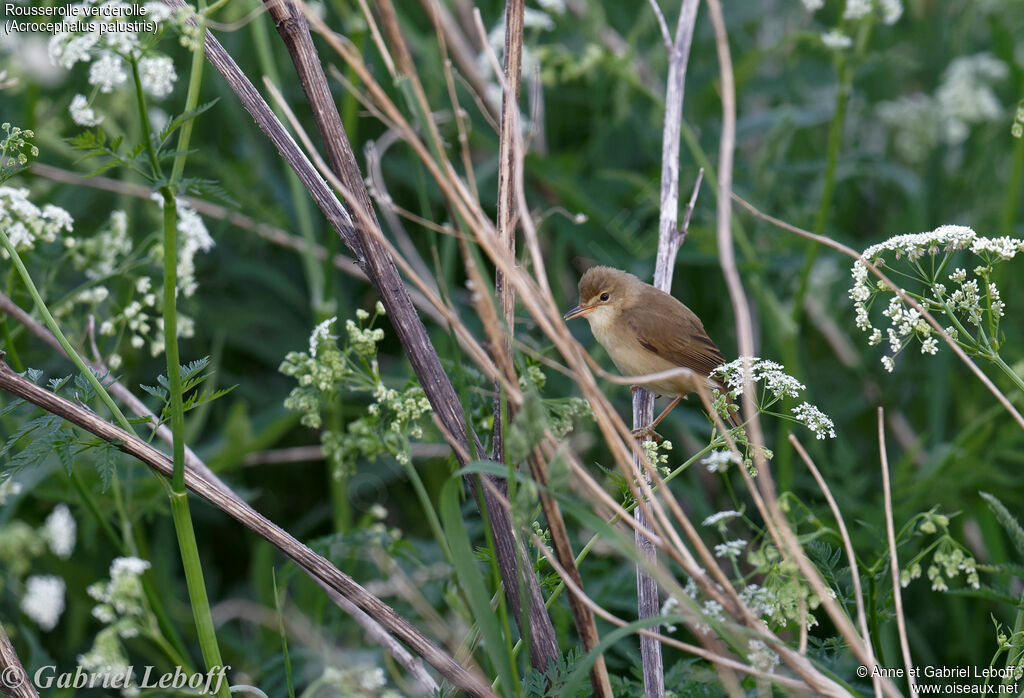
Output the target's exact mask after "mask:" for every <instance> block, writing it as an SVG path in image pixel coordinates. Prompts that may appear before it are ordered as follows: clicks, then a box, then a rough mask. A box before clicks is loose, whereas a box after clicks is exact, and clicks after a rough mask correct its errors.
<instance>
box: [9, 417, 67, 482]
mask: <svg viewBox="0 0 1024 698" xmlns="http://www.w3.org/2000/svg"><path fill="white" fill-rule="evenodd" d="M63 423H64V420H62V419H61V418H60V417H58V416H56V415H53V414H45V415H43V416H42V417H37V418H35V419H33V420H31V421H29V422H28V424H26V425H25V426H23V427H22V428H21V429H19V430H18V431H17V432H15V433H14V435H13V436H11V437H10V438H9V439H8V440H7V443H5V444H4V447H3V449H0V456H2V455H4V454H6V453H7V452H8V451H10V450H11V449H12V448H13V447H14V445H15V444H16V443H18V441H20V440H21V439H22V438H23V437H25V436H28V435H29V434H31V435H32V439H31V441H29V443H28V445H27V446H25V448H24V449H22V450H21V451H20V452H19V453H18V454H17V455H15V456H14V457H13V458H11V459H10V461H8V463H7V465H6V466H3V467H2V468H0V474H7V475H11V474H14V473H16V472H18V471H19V470H22V469H24V468H29V467H33V466H37V465H40V464H41V463H42V462H43V461H45V460H46V459H47V458H48V457H49V455H50V454H51V453H52V452H53V449H54V447H55V445H56V442H57V441H58V440H59V438H60V427H61V425H62V424H63Z"/></svg>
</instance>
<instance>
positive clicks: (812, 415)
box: [793, 402, 836, 439]
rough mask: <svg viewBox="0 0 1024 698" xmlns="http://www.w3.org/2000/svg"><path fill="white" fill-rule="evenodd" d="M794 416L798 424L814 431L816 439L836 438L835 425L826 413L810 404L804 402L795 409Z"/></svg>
mask: <svg viewBox="0 0 1024 698" xmlns="http://www.w3.org/2000/svg"><path fill="white" fill-rule="evenodd" d="M793 416H794V417H796V420H797V421H798V422H800V423H801V424H803V425H804V426H805V427H807V428H808V429H810V430H811V431H813V432H814V437H815V438H816V439H824V438H826V437H828V438H830V439H834V438H836V428H835V424H833V423H832V420H831V419H830V418H829V417H828V416H827V415H826V414H825V413H824V412H822V411H821V410H819V409H818V408H817V407H815V406H814V405H812V404H810V403H809V402H802V403H800V404H799V405H797V406H796V407H794V408H793Z"/></svg>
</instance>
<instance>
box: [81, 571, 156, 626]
mask: <svg viewBox="0 0 1024 698" xmlns="http://www.w3.org/2000/svg"><path fill="white" fill-rule="evenodd" d="M149 567H150V564H149V562H148V561H147V560H142V559H139V558H137V557H119V558H116V559H115V560H114V561H113V562H111V563H110V580H109V581H103V582H96V583H95V584H91V585H89V588H88V589H87V590H86V591H87V593H88V594H89V596H90V597H92V599H93V600H95V601H96V602H97V604H96V605H95V606H93V609H92V615H93V617H94V618H96V620H98V621H100V622H101V623H103V624H104V625H109V626H114V627H116V628H117V634H118V636H120V637H124V638H128V637H135V636H137V635H138V634H139V631H140V630H143V629H145V628H146V627H147V624H148V622H149V618H148V615H147V614H148V611H147V607H146V603H145V592H144V591H143V588H142V574H143V573H144V572H145V571H146V570H148V569H149Z"/></svg>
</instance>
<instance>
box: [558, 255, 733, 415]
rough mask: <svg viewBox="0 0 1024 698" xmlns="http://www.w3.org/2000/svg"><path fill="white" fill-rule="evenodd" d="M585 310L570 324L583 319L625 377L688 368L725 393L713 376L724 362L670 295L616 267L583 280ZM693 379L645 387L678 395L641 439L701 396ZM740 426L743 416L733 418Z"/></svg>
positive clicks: (588, 274) (698, 325)
mask: <svg viewBox="0 0 1024 698" xmlns="http://www.w3.org/2000/svg"><path fill="white" fill-rule="evenodd" d="M579 290H580V304H579V305H577V306H576V307H575V308H573V309H572V310H570V311H569V312H567V313H566V314H565V319H566V320H572V319H573V318H577V317H584V318H586V319H587V322H589V323H590V329H591V331H592V332H593V333H594V338H595V339H597V341H598V343H599V344H600V345H601V346H603V347H604V348H605V351H607V352H608V355H609V356H610V357H611V359H612V361H613V362H614V363H615V366H616V368H618V369H619V372H620V373H622V375H624V376H642V375H646V374H650V373H659V372H661V371H667V370H669V369H672V368H678V367H680V366H683V367H685V368H688V369H690V370H692V371H694V373H696V374H698V375H700V376H703V377H704V380H705V381H706V385H707V386H708V388H709V389H711V388H717V389H718V391H719V392H720V393H723V394H724V393H725V392H726V389H725V388H724V387H723V385H722V384H721V383H720V382H719V381H718V380H716V379H714V378H710V377H709V376H710V374H711V371H713V370H714V369H715V368H716V367H718V366H720V365H722V364H724V363H725V357H724V356H722V352H720V351H719V350H718V347H717V346H715V343H714V342H712V341H711V339H710V338H709V337H708V333H707V332H705V331H704V324H703V323H702V322H701V321H700V318H698V317H697V316H696V315H695V314H694V313H693V311H692V310H690V309H689V308H687V307H686V306H685V305H683V304H682V303H680V302H679V301H678V300H676V299H675V298H673V297H672V296H670V295H669V294H667V293H665V292H664V291H661V290H659V289H657V288H655V287H654V286H651V285H650V284H645V283H644V282H643V281H641V280H640V279H638V278H636V277H635V276H633V275H632V274H630V273H628V272H624V271H619V270H618V269H613V268H611V267H591V268H590V269H588V270H587V272H586V273H585V274H584V275H583V277H582V278H581V279H580V284H579ZM695 380H700V379H699V378H694V377H692V376H674V377H672V378H666V379H664V380H660V381H652V382H647V383H644V384H643V387H645V388H648V389H649V390H651V391H653V392H655V393H659V394H662V395H675V399H674V400H672V402H671V403H670V404H669V406H668V407H666V408H665V410H664V411H663V412H662V413H661V414H660V415H659V416H658V417H657V418H656V419H655V420H654V421H653V422H651V424H650V425H649V426H648V427H646V428H644V429H639V430H636V431H637V434H638V435H644V434H654V428H655V427H656V426H658V423H659V422H661V420H663V419H664V418H665V416H666V415H668V413H669V412H671V411H672V409H673V408H674V407H675V406H676V405H678V404H679V401H680V400H681V399H682V398H683V397H685V396H686V395H687V394H689V393H692V392H694V391H695V390H697V387H696V384H695V383H694V381H695ZM730 421H731V422H732V423H733V425H734V426H739V425H740V421H739V416H738V415H737V414H736V413H735V412H730Z"/></svg>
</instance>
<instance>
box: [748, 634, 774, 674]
mask: <svg viewBox="0 0 1024 698" xmlns="http://www.w3.org/2000/svg"><path fill="white" fill-rule="evenodd" d="M747 661H749V662H750V664H751V666H753V667H754V668H755V669H758V670H759V671H763V672H765V673H767V674H770V673H772V672H773V671H775V667H777V666H778V665H779V655H777V654H775V652H773V651H772V650H770V649H768V645H766V644H764V642H763V641H761V640H750V641H748V642H747Z"/></svg>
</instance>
